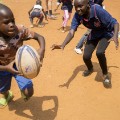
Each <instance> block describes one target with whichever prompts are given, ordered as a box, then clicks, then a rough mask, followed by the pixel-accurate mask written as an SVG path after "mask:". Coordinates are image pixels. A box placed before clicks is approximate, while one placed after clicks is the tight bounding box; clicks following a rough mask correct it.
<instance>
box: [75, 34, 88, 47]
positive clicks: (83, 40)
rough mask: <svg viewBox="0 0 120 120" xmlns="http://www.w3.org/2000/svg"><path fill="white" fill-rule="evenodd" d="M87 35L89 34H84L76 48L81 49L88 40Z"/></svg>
mask: <svg viewBox="0 0 120 120" xmlns="http://www.w3.org/2000/svg"><path fill="white" fill-rule="evenodd" d="M87 37H88V36H86V35H83V36H82V38H81V39H80V41H79V42H78V44H77V46H76V48H78V49H81V48H82V47H83V44H84V42H85V41H86V40H87Z"/></svg>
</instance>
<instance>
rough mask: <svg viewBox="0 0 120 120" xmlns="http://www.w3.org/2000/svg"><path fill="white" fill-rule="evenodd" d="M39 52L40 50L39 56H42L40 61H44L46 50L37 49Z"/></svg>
mask: <svg viewBox="0 0 120 120" xmlns="http://www.w3.org/2000/svg"><path fill="white" fill-rule="evenodd" d="M37 52H38V54H39V56H40V62H42V61H43V58H44V52H45V51H44V50H42V51H40V49H38V50H37Z"/></svg>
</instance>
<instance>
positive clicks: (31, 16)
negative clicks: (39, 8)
mask: <svg viewBox="0 0 120 120" xmlns="http://www.w3.org/2000/svg"><path fill="white" fill-rule="evenodd" d="M34 17H35V13H34V12H32V13H31V14H30V17H29V18H30V22H31V26H30V27H34V25H33V19H34Z"/></svg>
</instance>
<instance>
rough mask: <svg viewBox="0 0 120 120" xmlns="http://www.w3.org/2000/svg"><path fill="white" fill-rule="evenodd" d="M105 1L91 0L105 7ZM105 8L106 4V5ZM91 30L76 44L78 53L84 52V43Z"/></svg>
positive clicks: (91, 2)
mask: <svg viewBox="0 0 120 120" xmlns="http://www.w3.org/2000/svg"><path fill="white" fill-rule="evenodd" d="M103 1H104V0H89V4H90V6H91V5H94V4H98V5H100V6H102V7H103ZM104 9H105V6H104ZM90 32H91V30H90V29H88V30H87V32H86V33H85V34H84V35H83V36H82V38H81V39H80V40H79V42H78V44H77V45H76V48H75V49H74V50H75V52H76V53H78V54H82V50H81V49H82V47H83V44H84V43H85V41H86V40H87V37H88V35H89V34H90Z"/></svg>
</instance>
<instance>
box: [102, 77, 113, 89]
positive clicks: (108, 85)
mask: <svg viewBox="0 0 120 120" xmlns="http://www.w3.org/2000/svg"><path fill="white" fill-rule="evenodd" d="M103 85H104V87H106V88H110V87H111V80H110V78H109V76H108V75H106V76H104V81H103Z"/></svg>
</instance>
